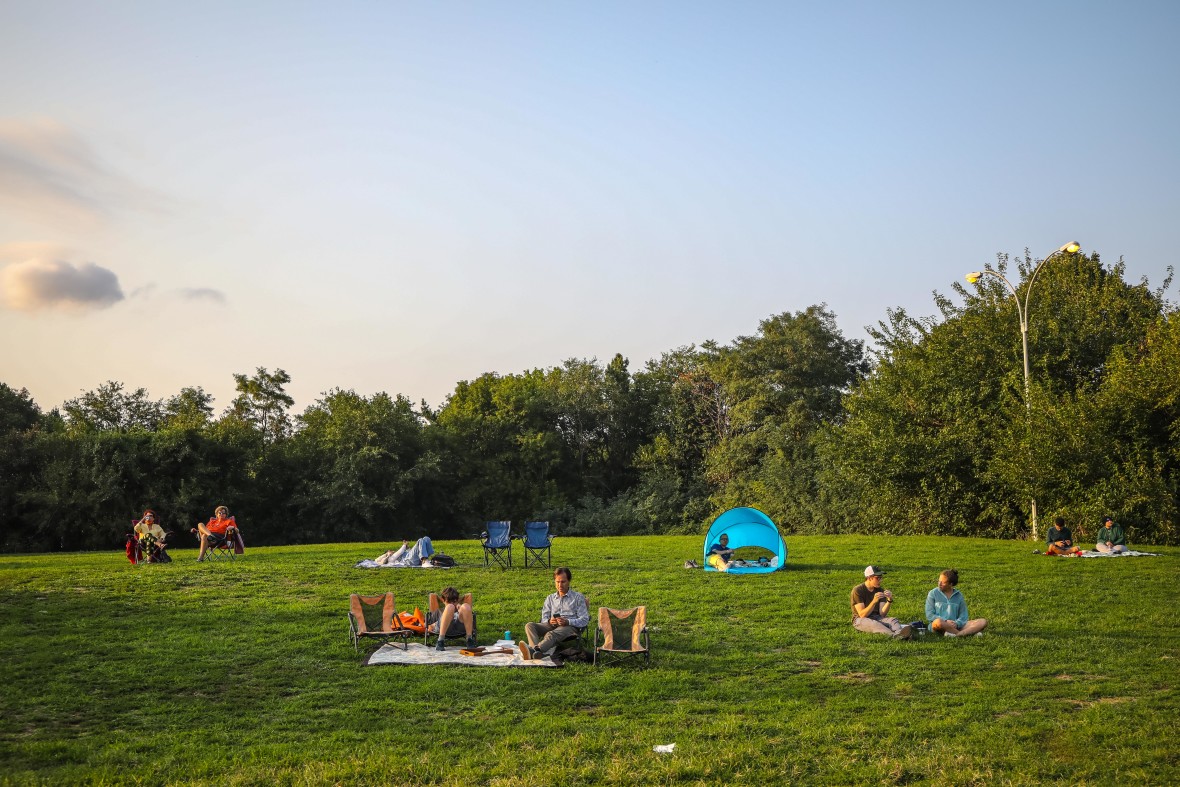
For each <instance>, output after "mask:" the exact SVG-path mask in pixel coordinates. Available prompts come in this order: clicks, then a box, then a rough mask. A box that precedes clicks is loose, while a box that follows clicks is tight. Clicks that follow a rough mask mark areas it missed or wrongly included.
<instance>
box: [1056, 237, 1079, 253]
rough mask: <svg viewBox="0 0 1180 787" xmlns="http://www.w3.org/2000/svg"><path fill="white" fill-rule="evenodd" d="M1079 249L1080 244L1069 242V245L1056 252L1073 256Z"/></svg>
mask: <svg viewBox="0 0 1180 787" xmlns="http://www.w3.org/2000/svg"><path fill="white" fill-rule="evenodd" d="M1080 248H1082V245H1081V244H1080V243H1078V242H1077V241H1076V240H1071V241H1070V242H1069V243H1067V244H1065V245H1064V246H1062V247H1061V248H1060V249H1058V251H1063V252H1065V253H1066V254H1073V253H1074V252H1076V251H1077V250H1078V249H1080Z"/></svg>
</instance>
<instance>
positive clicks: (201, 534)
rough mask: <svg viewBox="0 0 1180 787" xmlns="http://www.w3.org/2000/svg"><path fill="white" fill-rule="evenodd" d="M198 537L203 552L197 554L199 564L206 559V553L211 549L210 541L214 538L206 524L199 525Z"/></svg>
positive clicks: (199, 523) (200, 523)
mask: <svg viewBox="0 0 1180 787" xmlns="http://www.w3.org/2000/svg"><path fill="white" fill-rule="evenodd" d="M197 537H198V538H199V539H200V540H201V551H200V552H198V553H197V562H198V563H200V562H201V561H202V560H204V559H205V551H206V550H207V549H209V539H210V538H212V537H213V534H212V533H210V532H209V528H207V527H205V523H204V522H198V523H197Z"/></svg>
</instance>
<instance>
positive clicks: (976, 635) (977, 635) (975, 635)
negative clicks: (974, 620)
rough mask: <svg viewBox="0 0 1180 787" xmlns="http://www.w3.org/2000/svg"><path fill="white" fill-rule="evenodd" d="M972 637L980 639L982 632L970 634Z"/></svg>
mask: <svg viewBox="0 0 1180 787" xmlns="http://www.w3.org/2000/svg"><path fill="white" fill-rule="evenodd" d="M972 636H973V637H982V636H983V632H982V631H977V632H975V633H974V634H972Z"/></svg>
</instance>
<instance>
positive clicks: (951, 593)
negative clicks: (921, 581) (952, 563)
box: [926, 568, 987, 637]
mask: <svg viewBox="0 0 1180 787" xmlns="http://www.w3.org/2000/svg"><path fill="white" fill-rule="evenodd" d="M957 584H959V572H958V571H955V570H954V569H953V568H948V569H947V570H946V571H943V572H942V573H941V574H939V575H938V587H936V588H934V589H933V590H931V591H930V592H929V593H928V594H927V595H926V622H927V623H929V624H930V630H931V631H937V632H939V633H941V634H942V635H944V636H947V637H968V636H971V635H972V634H978V633H980V632H981V631H983V630H984V629H985V628H987V620H986V619H985V618H976V619H975V620H969V619H968V618H967V600H966V599H965V598H963V594H962V593H960V592H959V590H958V589H957V588H956V587H955V585H957Z"/></svg>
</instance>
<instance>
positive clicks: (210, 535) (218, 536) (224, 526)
mask: <svg viewBox="0 0 1180 787" xmlns="http://www.w3.org/2000/svg"><path fill="white" fill-rule="evenodd" d="M196 529H197V537H198V538H200V539H201V550H200V552H198V553H197V562H198V563H200V562H201V561H202V560H204V559H205V552H206V551H208V549H209V547H211V546H213V545H214V544H216V543H218V542H220V541H225V540H226V539H228V538H229V537H230V536H232V535H234V534H235V533H237V532H238V522H237V520H236V519H234V518H233V517H232V516H230V515H229V509H228V508H226V507H225V506H218V507H217V508H215V509H213V516H212V517H211V518H210V519H209V521H208V522H198V523H197V528H196Z"/></svg>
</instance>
